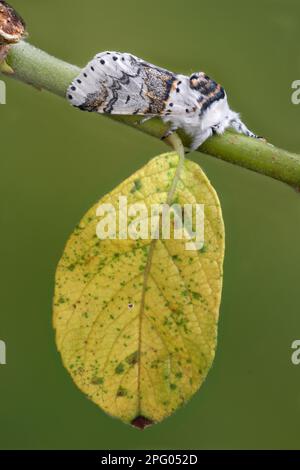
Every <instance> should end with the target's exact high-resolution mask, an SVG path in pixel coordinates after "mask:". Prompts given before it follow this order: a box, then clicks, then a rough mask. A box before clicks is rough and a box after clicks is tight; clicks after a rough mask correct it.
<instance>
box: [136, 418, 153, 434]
mask: <svg viewBox="0 0 300 470" xmlns="http://www.w3.org/2000/svg"><path fill="white" fill-rule="evenodd" d="M131 424H132V426H134V427H135V428H137V429H140V430H141V431H144V429H145V428H147V427H148V426H152V424H154V422H153V421H151V419H148V418H145V416H137V417H136V418H134V419H133V420H132V421H131Z"/></svg>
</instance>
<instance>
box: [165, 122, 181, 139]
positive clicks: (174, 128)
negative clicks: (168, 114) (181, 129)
mask: <svg viewBox="0 0 300 470" xmlns="http://www.w3.org/2000/svg"><path fill="white" fill-rule="evenodd" d="M177 129H178V126H175V125H172V126H171V127H170V128H169V129H168V130H167V131H166V132H165V133H164V135H163V136H162V137H161V140H165V139H166V138H167V137H170V136H171V135H172V134H173V133H174V132H176V131H177Z"/></svg>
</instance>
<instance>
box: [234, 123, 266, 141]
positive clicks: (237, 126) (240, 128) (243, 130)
mask: <svg viewBox="0 0 300 470" xmlns="http://www.w3.org/2000/svg"><path fill="white" fill-rule="evenodd" d="M230 127H232V129H234V130H235V131H237V132H238V133H239V134H244V135H246V136H248V137H253V138H254V139H262V140H265V139H264V138H263V137H260V136H258V135H256V134H254V133H253V132H251V131H250V129H248V127H247V126H245V124H244V123H243V122H242V121H241V120H240V119H239V118H235V119H232V120H231V121H230Z"/></svg>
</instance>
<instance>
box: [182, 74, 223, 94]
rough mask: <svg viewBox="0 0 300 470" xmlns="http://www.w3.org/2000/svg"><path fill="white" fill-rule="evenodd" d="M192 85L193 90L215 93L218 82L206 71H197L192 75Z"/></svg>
mask: <svg viewBox="0 0 300 470" xmlns="http://www.w3.org/2000/svg"><path fill="white" fill-rule="evenodd" d="M189 80H190V87H191V88H192V90H197V91H199V92H200V93H201V94H202V95H208V94H210V93H213V92H214V91H215V89H216V87H217V85H218V84H217V83H216V82H215V81H214V80H212V79H211V78H210V77H209V76H208V75H206V74H205V73H204V72H196V73H193V74H192V75H191V76H190V79H189Z"/></svg>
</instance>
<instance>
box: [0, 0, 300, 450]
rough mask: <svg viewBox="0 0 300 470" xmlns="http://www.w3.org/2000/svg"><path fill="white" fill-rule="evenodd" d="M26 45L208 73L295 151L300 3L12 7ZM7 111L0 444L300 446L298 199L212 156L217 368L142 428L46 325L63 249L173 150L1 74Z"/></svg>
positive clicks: (16, 0)
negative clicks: (92, 214)
mask: <svg viewBox="0 0 300 470" xmlns="http://www.w3.org/2000/svg"><path fill="white" fill-rule="evenodd" d="M11 3H13V5H14V6H15V7H16V9H17V10H18V11H19V12H20V13H21V14H22V15H23V17H24V18H25V19H26V20H27V24H28V29H29V32H30V41H31V42H32V43H33V44H35V45H37V46H38V47H40V48H42V49H44V50H46V51H48V52H50V53H52V54H54V55H56V56H57V57H60V58H62V59H65V60H67V61H69V62H71V63H75V64H78V65H82V66H83V65H84V64H85V63H86V62H87V61H88V60H89V59H90V58H91V57H92V56H93V55H94V54H95V53H96V52H99V51H102V50H107V49H108V50H120V51H128V52H132V53H134V54H136V55H138V56H140V57H143V58H145V59H147V60H149V61H151V62H153V63H155V64H158V65H161V66H164V67H167V68H169V69H171V70H174V71H178V72H182V73H187V74H189V73H191V72H192V71H197V70H205V71H206V72H207V73H208V74H209V75H211V76H213V77H214V78H215V79H216V80H218V81H220V82H221V83H222V84H223V85H224V86H225V88H226V89H227V92H228V95H229V99H230V103H231V105H232V107H233V108H234V109H235V110H237V111H240V112H241V113H242V117H243V119H244V120H245V122H246V123H247V124H248V126H249V127H250V128H251V129H252V130H254V131H255V132H257V133H258V134H259V135H263V136H265V137H266V138H267V139H268V140H269V141H271V142H272V143H274V144H275V145H278V146H280V147H283V148H286V149H288V150H291V151H296V152H297V151H298V152H300V139H299V118H300V105H299V106H295V105H293V104H292V103H291V93H292V90H291V83H292V81H294V80H296V79H300V53H299V32H300V4H299V1H298V0H252V1H251V2H250V3H249V2H246V1H236V0H227V1H226V2H224V1H222V0H214V1H213V2H204V1H202V0H189V1H188V2H184V3H183V2H181V1H179V0H164V1H161V0H151V1H147V2H146V1H141V0H140V1H138V0H128V1H126V2H124V1H121V0H115V1H114V2H99V0H87V1H85V2H82V1H79V0H64V1H63V2H62V1H61V0H51V1H46V2H45V1H44V2H41V1H40V0H27V1H26V2H24V1H22V0H11ZM6 83H7V105H6V106H0V136H1V137H0V138H1V159H0V179H1V186H0V191H1V194H0V205H1V208H0V220H1V245H0V249H1V256H0V260H1V263H0V266H1V280H0V285H1V310H0V339H2V340H5V342H6V344H7V361H8V364H7V365H6V366H0V447H1V448H3V449H8V448H9V449H15V448H25V449H27V448H34V449H40V448H43V449H45V448H50V449H60V448H70V449H79V448H80V449H91V448H99V449H114V448H123V449H126V448H130V449H135V448H148V449H151V448H173V449H176V448H184V449H191V448H194V449H214V448H275V449H278V448H300V440H299V421H300V365H299V366H298V367H297V366H294V365H292V363H291V352H292V351H291V343H292V341H293V340H294V339H299V338H300V308H299V303H300V302H299V278H300V276H299V260H300V243H299V240H300V237H299V232H300V195H299V193H296V191H294V190H292V189H291V188H289V187H287V186H285V185H284V184H281V183H279V182H276V181H273V180H271V179H268V178H266V177H263V176H260V175H257V174H255V173H252V172H250V171H248V170H244V169H241V168H238V167H235V166H232V165H230V164H228V163H224V162H221V161H217V160H216V159H213V158H212V157H208V156H204V155H201V154H199V153H193V154H191V155H190V158H192V159H193V160H195V161H196V162H198V163H199V164H200V165H201V166H202V167H203V168H204V170H205V171H206V173H207V175H208V176H209V178H210V180H211V181H212V183H213V185H214V186H215V188H216V190H217V191H218V194H219V197H220V199H221V203H222V207H223V211H224V219H225V224H226V231H227V232H226V239H227V244H226V260H225V271H224V291H223V298H222V306H221V317H220V323H219V344H218V350H217V355H216V360H215V363H214V367H213V368H212V370H211V372H210V373H209V375H208V378H207V380H206V382H205V384H204V385H203V387H202V389H201V390H200V392H199V393H198V394H197V395H196V396H195V397H194V398H193V399H192V401H191V402H190V403H189V404H188V405H187V406H186V407H185V408H183V409H181V410H180V411H178V412H177V413H176V414H175V415H173V416H172V417H170V418H169V419H167V420H166V421H165V422H163V423H162V424H159V425H156V426H154V427H152V428H150V429H148V430H146V431H144V432H143V433H141V432H139V431H137V430H135V429H131V428H130V427H128V426H125V425H123V424H122V423H121V422H119V421H116V420H113V419H112V418H110V417H108V416H106V415H105V414H104V413H103V412H102V411H101V410H99V409H98V408H97V407H96V406H95V405H94V404H92V403H91V402H89V401H88V400H87V399H86V398H85V397H84V395H83V394H82V393H81V392H79V391H78V390H77V388H76V387H75V385H73V383H72V381H71V378H70V377H69V375H68V373H67V372H66V371H65V370H64V368H63V366H62V364H61V360H60V357H59V355H58V353H57V351H56V349H55V343H54V333H53V330H52V326H51V302H52V294H53V284H54V282H53V281H54V273H55V268H56V265H57V262H58V260H59V258H60V256H61V253H62V250H63V248H64V245H65V242H66V240H67V238H68V236H69V234H70V233H71V232H72V230H73V228H74V226H75V224H76V223H77V222H78V221H79V220H80V218H81V217H82V215H83V214H84V213H85V212H86V210H87V209H88V208H89V207H90V206H91V205H92V204H93V203H94V202H95V201H96V200H98V199H99V198H100V197H101V196H102V195H104V194H105V193H107V192H109V191H110V190H111V189H112V188H113V187H115V186H116V185H117V184H118V183H120V182H121V181H122V180H123V179H124V178H126V177H127V176H129V175H130V174H131V173H133V172H134V171H135V170H136V169H138V168H139V167H141V166H142V165H143V164H145V163H146V162H147V161H148V160H149V159H150V158H151V157H153V156H155V155H157V154H158V153H161V152H164V151H165V150H166V147H165V146H164V144H163V143H160V142H159V141H156V140H155V139H151V138H150V137H148V136H145V135H143V134H140V133H138V132H135V131H134V130H133V129H130V128H127V127H125V126H122V125H119V124H116V123H114V122H111V121H110V120H107V119H105V118H101V117H99V116H97V115H89V114H86V113H80V112H77V111H76V110H74V109H72V108H71V107H70V106H69V105H68V104H67V103H66V102H64V101H63V100H62V99H59V98H57V97H56V96H52V95H50V94H48V93H46V92H39V91H37V90H36V89H34V88H31V87H29V86H26V85H23V84H21V83H17V82H15V81H13V80H9V79H7V80H6Z"/></svg>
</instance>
